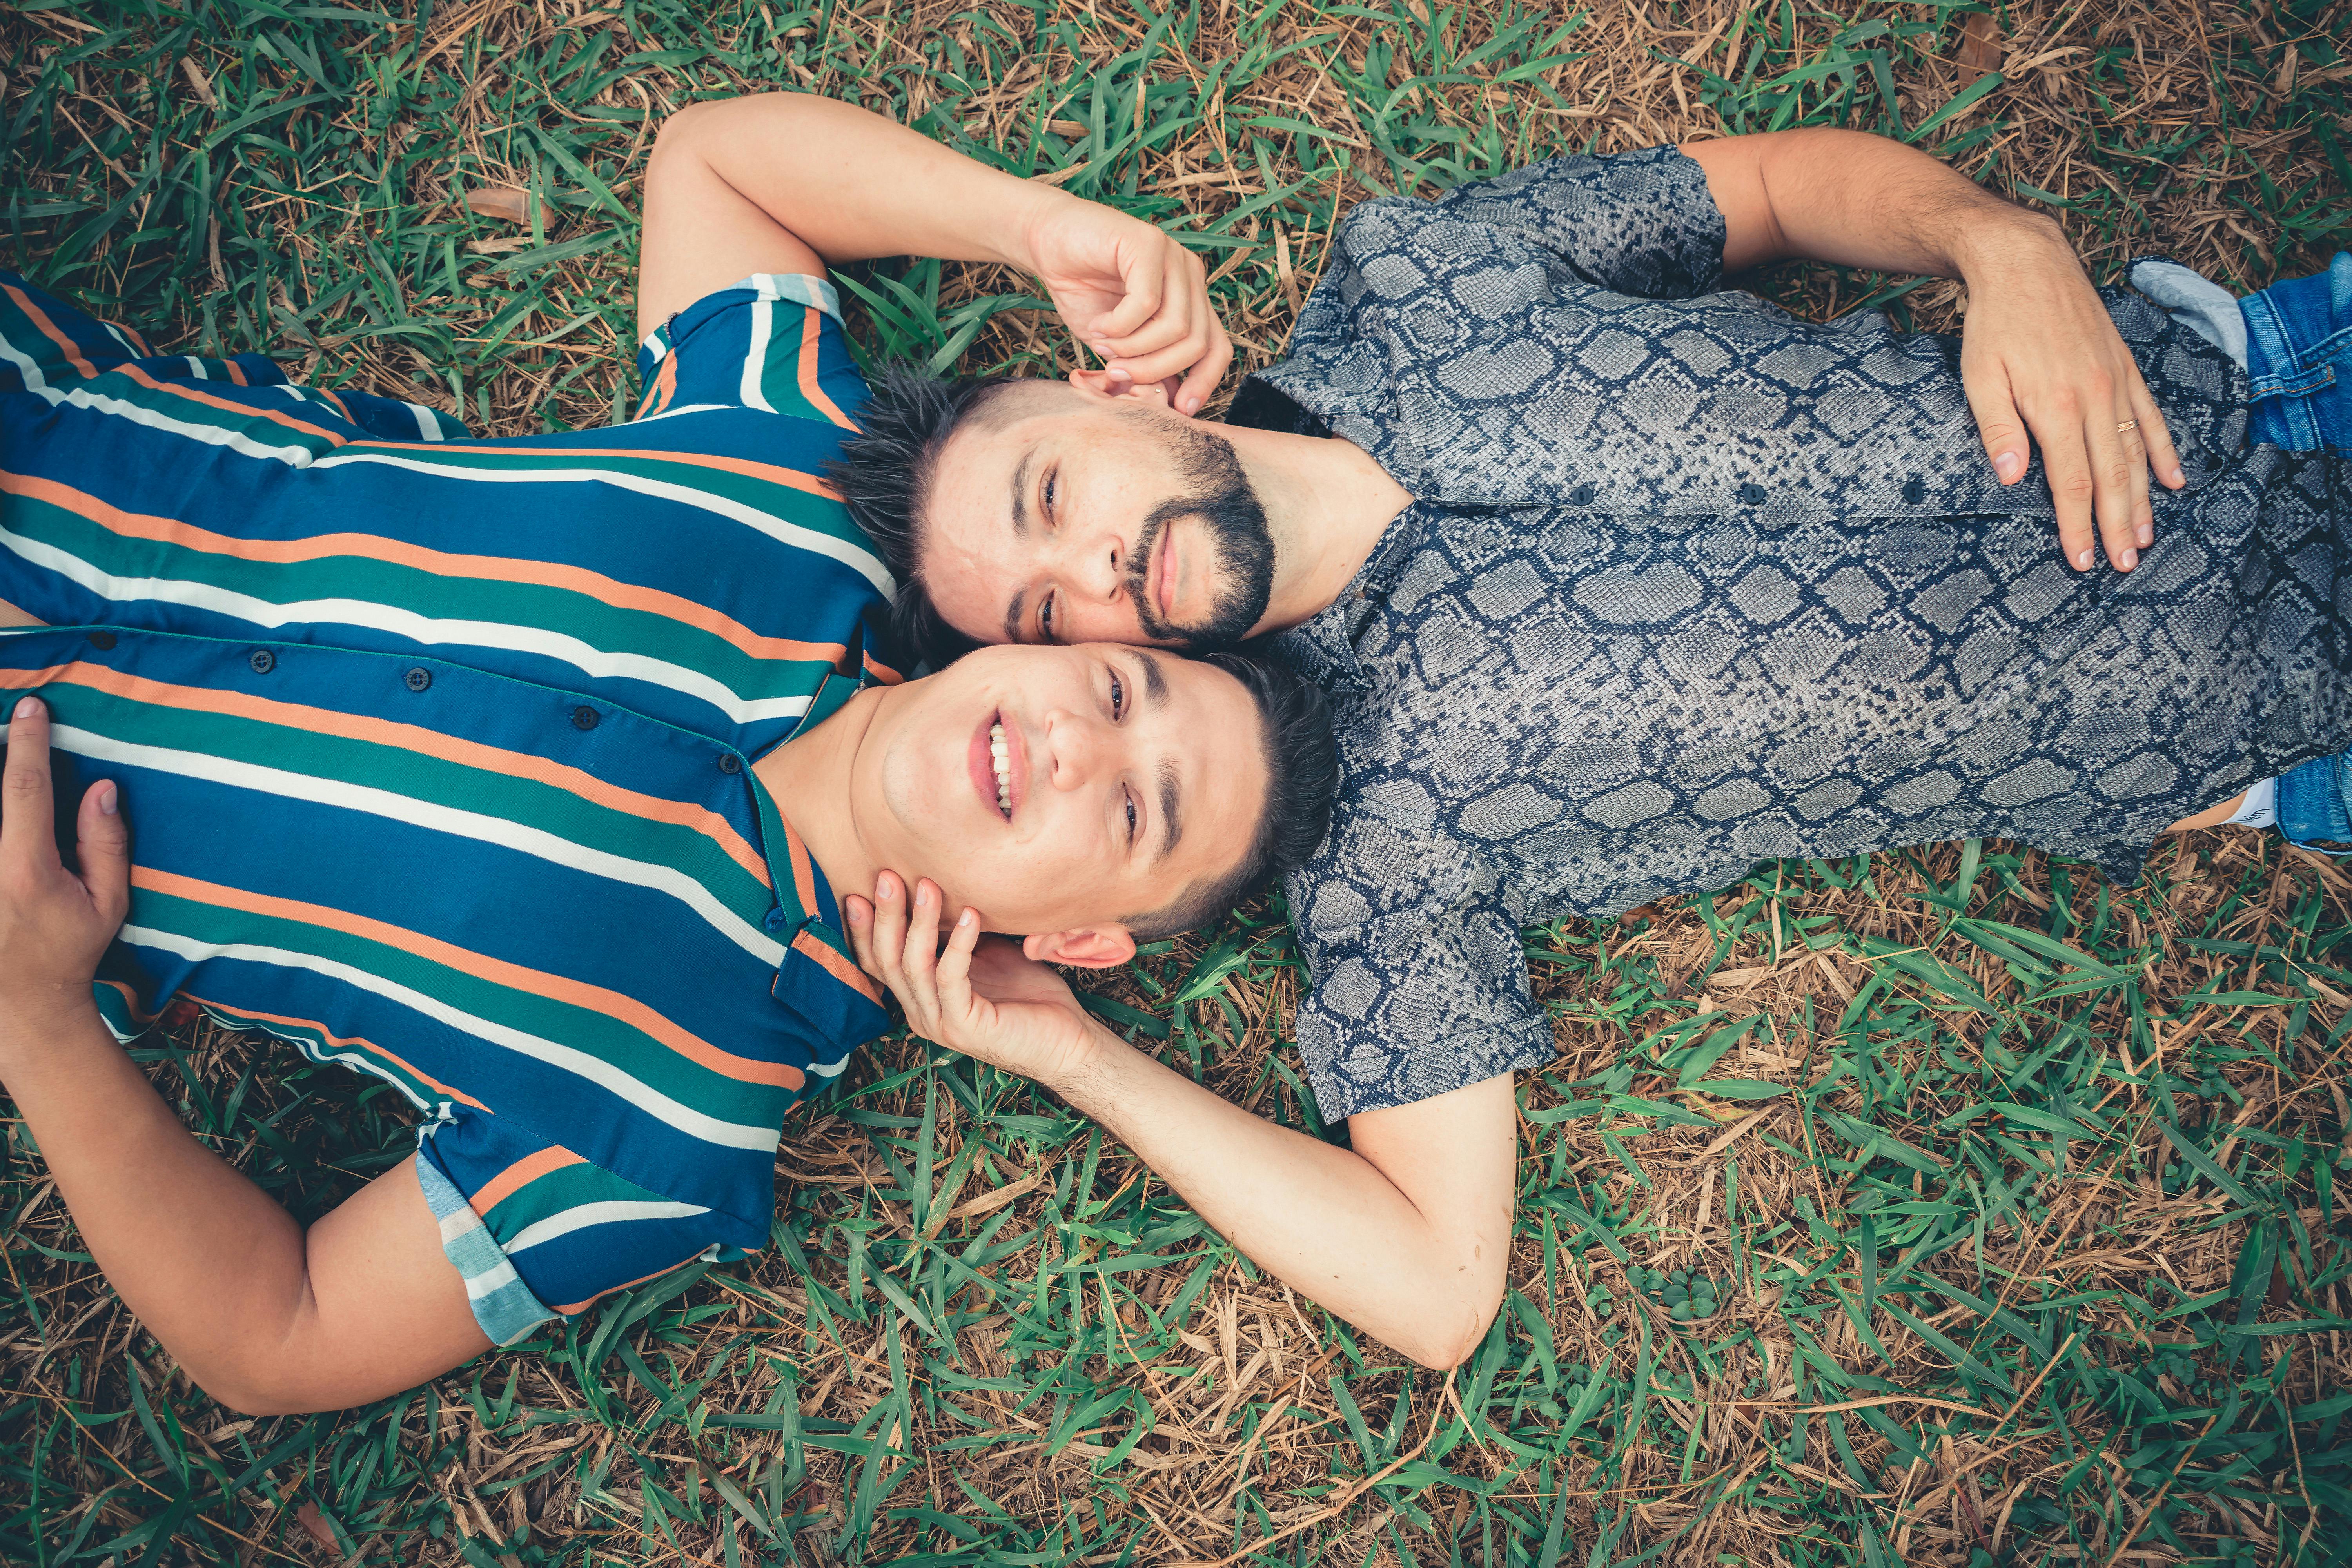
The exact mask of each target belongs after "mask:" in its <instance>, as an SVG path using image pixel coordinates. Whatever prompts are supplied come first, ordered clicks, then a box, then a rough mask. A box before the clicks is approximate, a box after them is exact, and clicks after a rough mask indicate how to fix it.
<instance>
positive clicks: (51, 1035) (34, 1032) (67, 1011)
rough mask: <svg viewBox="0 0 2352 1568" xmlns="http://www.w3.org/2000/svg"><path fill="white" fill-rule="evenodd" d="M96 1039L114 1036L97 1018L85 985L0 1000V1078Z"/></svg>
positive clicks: (94, 1003)
mask: <svg viewBox="0 0 2352 1568" xmlns="http://www.w3.org/2000/svg"><path fill="white" fill-rule="evenodd" d="M100 1036H102V1037H105V1038H107V1039H109V1040H111V1039H112V1038H113V1037H114V1033H113V1031H112V1030H110V1029H109V1028H107V1026H106V1020H105V1019H104V1018H102V1017H100V1016H99V1011H98V1004H97V1002H96V1001H94V1000H93V999H92V998H91V996H90V994H89V986H88V985H87V984H84V985H80V986H77V987H75V988H73V990H72V991H71V992H65V991H58V992H54V993H51V992H38V993H35V994H30V995H26V994H21V993H20V994H16V995H12V996H8V997H5V998H0V1076H5V1075H6V1074H8V1073H9V1072H12V1071H14V1070H16V1068H19V1067H21V1066H22V1065H23V1064H24V1063H25V1062H26V1060H27V1059H30V1058H33V1057H35V1056H36V1055H40V1056H49V1055H54V1054H56V1053H57V1052H58V1051H59V1050H61V1049H66V1050H69V1049H73V1048H75V1047H78V1046H79V1045H80V1044H81V1043H82V1042H83V1041H86V1040H89V1039H91V1038H94V1037H100Z"/></svg>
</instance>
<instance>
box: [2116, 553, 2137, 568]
mask: <svg viewBox="0 0 2352 1568" xmlns="http://www.w3.org/2000/svg"><path fill="white" fill-rule="evenodd" d="M2138 564H2139V552H2138V551H2137V550H2126V551H2125V552H2123V558H2122V559H2121V560H2119V561H2117V562H2116V565H2118V566H2120V567H2122V568H2123V569H2124V570H2125V571H2126V572H2128V571H2130V570H2131V569H2132V568H2133V567H2135V566H2137V565H2138Z"/></svg>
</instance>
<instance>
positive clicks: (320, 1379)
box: [0, 699, 489, 1415]
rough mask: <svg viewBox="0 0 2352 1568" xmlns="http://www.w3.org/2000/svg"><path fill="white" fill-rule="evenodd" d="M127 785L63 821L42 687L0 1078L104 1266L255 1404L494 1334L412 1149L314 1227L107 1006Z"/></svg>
mask: <svg viewBox="0 0 2352 1568" xmlns="http://www.w3.org/2000/svg"><path fill="white" fill-rule="evenodd" d="M113 792H114V786H113V785H112V784H96V785H93V786H92V787H91V790H90V792H89V795H88V796H87V797H85V798H84V800H83V802H82V805H81V815H80V823H79V826H80V847H79V849H80V858H81V861H82V867H83V875H82V876H81V877H79V878H78V877H75V876H74V875H72V874H71V873H69V872H68V871H67V870H66V869H65V868H64V867H63V866H62V865H61V864H60V863H59V861H58V852H57V847H56V845H55V844H54V843H53V842H52V841H51V837H50V820H51V819H50V806H49V774H48V720H47V713H46V710H44V708H43V705H42V704H41V703H40V702H39V701H38V700H36V699H26V700H25V701H24V702H23V703H22V704H20V705H19V709H18V710H17V712H16V715H15V717H14V719H13V720H12V721H11V723H10V725H9V746H8V761H7V767H6V773H5V785H0V975H5V977H6V982H5V992H0V1081H4V1082H5V1085H6V1089H7V1092H8V1094H9V1097H10V1098H11V1099H13V1100H15V1101H16V1110H17V1113H18V1114H19V1115H21V1116H22V1117H23V1118H24V1119H25V1121H26V1125H27V1126H28V1127H30V1128H31V1130H32V1132H33V1136H34V1138H35V1139H36V1140H37V1142H38V1143H39V1144H40V1148H41V1152H42V1155H43V1156H44V1158H46V1159H47V1162H48V1166H49V1173H50V1174H51V1175H52V1176H54V1177H55V1178H56V1180H57V1184H58V1194H60V1195H61V1196H62V1197H63V1198H64V1199H65V1201H66V1206H67V1208H68V1209H69V1210H70V1211H71V1212H72V1214H73V1217H74V1223H75V1225H76V1226H79V1229H80V1232H81V1236H82V1240H83V1242H84V1243H85V1245H87V1246H88V1247H89V1251H90V1255H91V1256H92V1257H94V1258H97V1259H98V1263H99V1267H100V1268H103V1269H104V1270H105V1271H106V1276H107V1279H109V1281H110V1282H111V1283H112V1285H113V1286H114V1289H115V1290H116V1291H117V1293H119V1294H120V1295H121V1297H122V1300H124V1302H125V1303H126V1304H128V1305H129V1307H130V1308H131V1310H132V1311H133V1312H135V1313H137V1314H138V1316H139V1321H141V1322H142V1323H143V1324H144V1325H146V1327H147V1329H148V1330H149V1331H150V1332H152V1333H153V1334H154V1336H155V1337H156V1338H157V1339H158V1340H160V1341H162V1342H163V1347H164V1348H165V1349H166V1350H168V1351H170V1352H172V1354H173V1356H174V1357H176V1358H177V1359H178V1361H179V1363H180V1364H181V1365H182V1366H184V1367H185V1368H186V1369H187V1371H188V1373H189V1375H190V1376H192V1377H194V1379H195V1380H196V1382H197V1383H198V1384H201V1385H202V1386H203V1387H204V1388H205V1391H206V1392H207V1393H209V1394H212V1395H213V1396H214V1397H215V1399H218V1400H220V1401H221V1402H222V1403H223V1404H225V1405H231V1406H234V1407H235V1408H236V1409H239V1410H243V1411H246V1412H247V1413H249V1414H253V1415H270V1414H278V1413H282V1412H287V1411H297V1410H325V1409H336V1408H341V1407H342V1406H345V1405H356V1404H361V1403H363V1402H365V1401H367V1400H371V1399H377V1398H381V1397H382V1396H383V1395H385V1394H394V1393H397V1392H399V1391H400V1390H402V1389H404V1388H408V1387H411V1386H413V1385H415V1384H418V1383H421V1382H423V1381H424V1380H425V1379H426V1378H428V1377H431V1376H434V1375H436V1373H443V1372H446V1371H447V1370H448V1369H449V1368H451V1367H453V1366H456V1365H457V1364H458V1363H462V1362H465V1361H468V1360H470V1359H472V1358H473V1357H474V1356H476V1355H478V1354H479V1353H481V1352H483V1351H485V1350H487V1349H488V1348H489V1342H488V1340H487V1339H486V1338H484V1337H483V1334H482V1331H481V1330H480V1329H479V1328H478V1327H477V1326H476V1324H475V1321H474V1315H473V1311H472V1310H471V1308H470V1307H468V1305H467V1300H466V1288H465V1284H464V1282H463V1281H462V1280H461V1279H459V1278H458V1275H457V1269H456V1268H452V1267H451V1266H450V1264H449V1262H448V1259H447V1258H446V1257H445V1256H444V1255H443V1254H442V1251H441V1244H440V1230H439V1226H438V1225H437V1224H436V1221H435V1220H434V1217H433V1213H432V1210H431V1209H430V1208H429V1207H428V1206H427V1205H426V1204H425V1194H424V1193H423V1192H422V1191H421V1190H420V1189H419V1188H418V1186H417V1182H416V1173H415V1160H414V1159H410V1160H407V1161H404V1162H403V1163H401V1164H400V1165H399V1166H397V1167H396V1168H394V1169H393V1170H391V1171H388V1172H386V1173H384V1174H383V1175H382V1176H379V1177H377V1178H376V1179H375V1180H374V1181H373V1182H371V1183H370V1184H368V1185H367V1186H366V1187H364V1188H363V1189H362V1190H361V1191H360V1192H359V1193H358V1194H354V1195H353V1196H352V1198H351V1199H350V1200H349V1201H348V1202H346V1203H344V1204H343V1205H341V1207H340V1208H338V1209H336V1210H335V1211H334V1213H332V1214H331V1215H328V1216H327V1217H326V1218H325V1219H323V1220H320V1222H319V1223H318V1224H317V1225H314V1226H311V1227H310V1229H309V1230H308V1231H305V1230H304V1229H303V1228H302V1227H301V1226H299V1225H298V1224H296V1223H295V1221H294V1218H293V1216H292V1215H289V1214H288V1213H287V1212H286V1211H285V1210H284V1209H283V1208H280V1207H279V1206H278V1205H277V1204H276V1203H274V1202H272V1201H271V1200H270V1198H269V1196H268V1194H265V1193H264V1192H262V1190H261V1189H260V1188H258V1187H257V1186H255V1185H254V1184H252V1183H251V1182H249V1181H247V1180H246V1178H245V1177H243V1176H242V1175H239V1174H238V1173H236V1171H235V1170H233V1169H231V1168H230V1167H229V1165H228V1164H227V1163H226V1162H224V1161H223V1160H221V1159H220V1158H219V1157H218V1156H217V1155H215V1154H214V1153H213V1152H211V1151H209V1150H207V1149H206V1148H205V1146H204V1145H203V1144H201V1143H199V1142H197V1141H196V1140H195V1139H194V1137H193V1136H191V1135H190V1134H189V1132H188V1130H187V1129H186V1128H185V1127H184V1126H182V1125H181V1124H180V1121H179V1119H178V1118H177V1117H176V1116H174V1115H173V1113H172V1110H171V1108H170V1107H168V1106H167V1105H165V1104H164V1103H163V1099H162V1098H161V1097H160V1096H158V1095H157V1094H156V1092H155V1090H154V1089H153V1088H152V1086H151V1085H150V1084H149V1083H148V1081H147V1079H146V1077H145V1075H144V1074H142V1073H141V1072H140V1070H139V1069H138V1068H137V1067H136V1066H135V1065H134V1064H133V1063H132V1062H131V1058H130V1057H129V1056H128V1055H127V1054H126V1053H125V1052H124V1051H123V1049H122V1047H120V1046H118V1045H116V1044H115V1042H114V1037H113V1036H112V1035H111V1034H110V1033H109V1032H108V1030H107V1027H106V1026H105V1025H104V1024H103V1023H102V1022H100V1018H99V1016H98V1009H97V1006H96V1005H95V1004H94V1003H93V1002H92V1001H91V1000H90V989H89V982H90V973H91V970H92V969H93V968H94V967H95V965H96V963H97V960H98V956H99V954H100V952H103V951H104V949H105V946H106V943H107V942H108V940H109V939H110V938H111V937H112V935H113V933H114V931H115V928H116V927H117V926H118V925H120V924H121V920H122V915H123V911H124V910H125V908H126V907H127V905H128V902H129V898H128V886H129V869H130V861H129V847H130V846H129V840H128V836H127V835H126V834H125V832H124V830H123V826H122V818H121V815H120V814H119V813H118V812H117V811H116V810H114V806H115V804H116V801H115V796H114V793H113Z"/></svg>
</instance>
